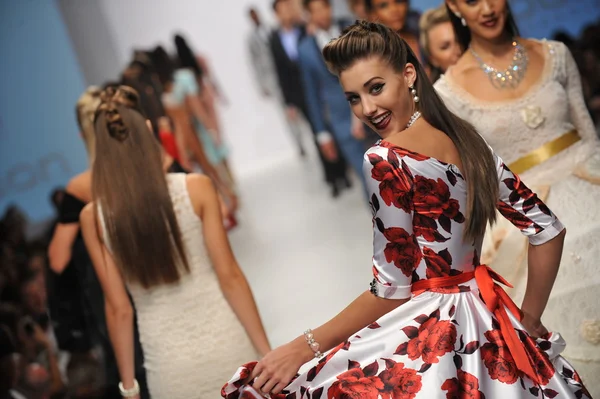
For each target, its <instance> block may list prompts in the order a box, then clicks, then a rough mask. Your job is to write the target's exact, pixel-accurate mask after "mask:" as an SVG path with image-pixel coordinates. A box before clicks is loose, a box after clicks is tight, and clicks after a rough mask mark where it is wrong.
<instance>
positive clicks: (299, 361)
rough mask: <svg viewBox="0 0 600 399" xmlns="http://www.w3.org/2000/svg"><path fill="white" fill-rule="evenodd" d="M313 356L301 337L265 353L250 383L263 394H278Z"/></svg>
mask: <svg viewBox="0 0 600 399" xmlns="http://www.w3.org/2000/svg"><path fill="white" fill-rule="evenodd" d="M313 356H314V354H313V352H312V350H311V349H310V347H309V346H308V344H307V343H306V341H305V340H304V338H303V337H299V338H297V339H295V340H294V341H292V342H290V343H288V344H285V345H283V346H280V347H279V348H277V349H275V350H274V351H271V352H269V353H267V355H266V356H265V357H264V358H263V359H262V360H261V361H260V362H258V364H257V365H256V367H255V368H254V371H253V373H252V376H251V377H250V381H252V380H254V383H253V384H252V387H253V388H254V389H256V390H258V391H259V392H261V393H263V394H268V393H272V394H277V393H280V392H281V391H282V390H283V389H284V388H285V387H286V386H288V385H289V383H290V382H291V381H292V379H293V378H294V377H295V376H296V374H297V373H298V370H299V369H300V367H301V366H302V365H303V364H304V363H306V362H308V361H309V360H311V359H312V358H313Z"/></svg>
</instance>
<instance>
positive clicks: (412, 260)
mask: <svg viewBox="0 0 600 399" xmlns="http://www.w3.org/2000/svg"><path fill="white" fill-rule="evenodd" d="M323 55H324V57H325V60H326V61H327V63H328V64H329V67H330V69H331V70H332V71H333V72H334V73H336V74H337V75H338V76H339V79H340V82H341V84H342V86H343V88H344V91H345V92H346V97H347V99H348V102H349V104H350V107H351V108H352V110H353V112H354V113H355V115H356V116H357V117H359V118H360V119H361V120H362V121H363V122H365V123H367V124H369V125H370V126H371V127H372V128H373V129H375V130H376V131H377V133H378V134H379V135H380V136H381V138H382V140H380V141H379V142H378V143H377V144H375V145H374V146H373V147H372V148H371V149H369V150H368V151H367V153H366V155H365V162H364V172H365V175H366V177H367V181H368V185H369V192H370V194H371V196H370V198H371V205H372V209H373V274H374V276H373V280H372V282H371V285H370V289H369V290H366V291H365V292H364V293H363V294H361V295H360V296H359V297H358V298H357V299H356V300H355V301H354V302H352V303H351V304H350V305H349V306H348V307H347V308H346V309H344V310H343V311H342V312H341V313H340V314H339V315H337V316H336V317H334V318H333V319H331V320H330V321H328V322H327V323H325V324H323V325H322V326H321V327H318V328H316V329H315V330H314V331H312V330H310V329H308V330H306V332H305V333H304V334H303V335H300V336H299V337H298V338H297V339H295V340H294V341H292V342H290V343H288V344H286V345H283V346H281V347H279V348H277V349H275V350H274V351H273V352H271V353H269V354H267V355H266V356H265V357H264V358H263V359H262V360H261V361H260V362H258V363H251V364H247V365H245V366H243V367H242V368H240V369H239V370H238V372H237V373H236V374H235V376H234V377H233V379H232V380H231V381H230V382H229V383H228V384H227V385H226V386H225V387H224V390H223V394H224V395H223V396H224V397H227V398H238V397H246V396H240V395H243V394H245V392H242V391H246V392H248V395H249V394H250V392H252V391H254V392H259V393H262V394H265V393H271V394H274V395H279V394H280V392H282V391H283V392H284V393H283V394H281V396H275V398H293V397H302V396H303V395H304V394H305V393H310V394H311V397H313V398H314V397H327V398H365V399H367V398H368V399H378V398H410V399H414V398H428V399H429V398H466V397H470V398H484V397H487V398H529V397H531V394H532V392H545V393H546V394H547V395H548V396H550V395H552V396H555V397H561V398H573V399H574V398H581V397H586V398H588V397H589V395H587V392H586V390H585V388H584V387H583V385H582V384H581V381H580V380H579V376H578V374H577V372H576V371H575V370H574V369H573V368H572V366H571V365H570V364H569V363H568V362H566V361H565V360H564V359H563V358H562V357H561V356H560V355H559V354H558V352H560V347H561V345H562V344H564V342H563V341H562V339H561V338H560V336H558V335H555V334H552V333H549V332H548V331H547V330H546V328H545V327H544V326H543V325H542V323H541V322H540V317H541V315H542V313H543V311H544V308H545V305H546V301H547V299H548V296H549V295H550V291H551V289H552V284H553V282H554V278H555V276H556V273H557V272H558V267H559V263H560V258H561V254H562V244H563V239H564V236H565V229H564V227H563V226H562V224H561V223H560V221H559V220H558V219H557V218H556V216H555V215H554V214H553V213H552V212H551V211H550V210H549V209H548V208H547V207H546V206H545V205H544V204H543V203H542V202H541V201H540V200H539V199H538V198H537V197H536V195H535V194H534V193H533V192H531V191H530V190H529V189H528V188H527V187H526V186H525V185H524V184H523V183H522V182H521V181H520V179H519V177H518V176H517V175H515V174H514V173H512V172H511V171H510V170H509V169H508V168H507V167H506V165H505V164H504V163H503V161H502V159H501V158H500V157H498V156H497V155H496V154H495V153H494V152H493V151H492V150H491V149H490V147H488V145H487V144H486V142H485V141H484V140H483V139H482V138H481V136H479V134H478V133H477V131H476V130H475V129H474V128H473V126H472V125H470V124H469V123H467V122H465V121H464V120H462V119H460V118H459V117H457V116H456V115H454V114H453V113H452V112H450V111H449V110H448V109H447V108H446V107H445V106H444V103H443V102H442V100H441V99H440V98H439V97H438V95H437V94H436V92H435V90H434V89H433V86H432V85H431V83H430V81H429V79H428V77H427V76H426V75H425V72H424V70H423V67H422V66H421V65H420V64H419V62H418V60H417V59H416V57H415V55H414V53H413V52H412V50H411V49H410V47H409V46H408V45H407V44H406V42H405V41H404V40H403V39H401V38H400V36H399V35H398V34H397V33H396V32H395V31H393V30H391V29H390V28H387V27H385V26H383V25H380V24H375V23H368V22H360V23H357V24H355V25H353V26H352V27H350V28H349V30H347V31H346V32H345V33H344V34H343V35H342V36H341V37H340V38H339V39H336V40H334V41H333V42H331V43H329V44H328V45H327V46H326V47H325V48H324V50H323ZM496 209H499V210H500V212H501V213H502V215H503V216H504V217H505V218H507V219H508V220H509V221H511V222H512V223H513V224H514V225H515V226H517V227H518V228H519V229H520V230H521V232H522V233H523V234H524V235H525V236H527V237H528V239H529V243H530V244H529V275H530V276H531V277H532V278H531V284H530V285H529V286H528V290H527V296H526V300H525V301H524V302H523V306H522V308H521V309H519V308H518V307H517V306H516V305H515V304H514V303H513V302H512V301H511V300H510V298H509V297H508V296H507V295H506V293H505V292H504V291H503V289H502V287H501V286H500V284H507V282H506V281H505V280H504V279H503V278H502V277H501V276H499V275H498V274H496V273H495V272H494V271H493V270H492V269H491V268H489V267H488V266H486V265H483V264H481V262H480V261H479V251H480V249H481V242H482V240H483V234H484V232H485V228H486V225H487V223H489V222H492V221H493V220H494V218H495V215H496V214H495V211H496ZM335 283H336V284H340V282H335ZM332 349H333V350H332ZM329 350H332V351H331V352H329V354H326V352H327V351H329ZM325 354H326V355H325ZM313 358H317V359H319V362H318V363H317V364H316V365H314V367H313V368H311V369H310V370H308V371H307V372H306V373H302V374H300V375H299V376H296V377H295V378H294V376H295V375H296V373H297V371H298V369H299V368H300V366H301V365H302V364H303V363H305V362H307V361H309V360H311V359H313ZM292 380H293V381H292ZM290 381H292V382H291V383H290ZM244 384H247V385H244ZM240 387H241V388H240ZM271 397H272V398H273V397H274V396H271Z"/></svg>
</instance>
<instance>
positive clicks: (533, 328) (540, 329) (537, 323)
mask: <svg viewBox="0 0 600 399" xmlns="http://www.w3.org/2000/svg"><path fill="white" fill-rule="evenodd" d="M521 324H523V327H525V329H526V330H527V332H528V333H529V335H531V337H533V338H540V337H542V336H544V335H546V334H548V329H546V327H545V326H544V325H543V324H542V321H541V320H540V319H534V318H533V317H531V316H530V315H529V314H528V313H526V312H523V319H522V320H521Z"/></svg>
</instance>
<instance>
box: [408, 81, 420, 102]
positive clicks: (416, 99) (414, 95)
mask: <svg viewBox="0 0 600 399" xmlns="http://www.w3.org/2000/svg"><path fill="white" fill-rule="evenodd" d="M409 89H410V94H412V96H413V101H414V102H415V103H418V102H419V96H417V90H416V89H415V88H414V86H413V85H410V86H409Z"/></svg>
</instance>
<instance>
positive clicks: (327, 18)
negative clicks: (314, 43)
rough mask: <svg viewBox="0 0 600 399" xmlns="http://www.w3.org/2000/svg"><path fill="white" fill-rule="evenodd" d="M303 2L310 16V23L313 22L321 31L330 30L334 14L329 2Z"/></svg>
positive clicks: (326, 0) (316, 0) (311, 0)
mask: <svg viewBox="0 0 600 399" xmlns="http://www.w3.org/2000/svg"><path fill="white" fill-rule="evenodd" d="M303 1H304V8H305V9H306V11H308V14H309V15H310V22H312V23H313V24H314V25H315V26H316V27H317V28H319V29H324V30H327V29H329V28H330V27H331V22H332V20H333V14H332V10H331V4H330V2H329V0H303Z"/></svg>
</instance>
